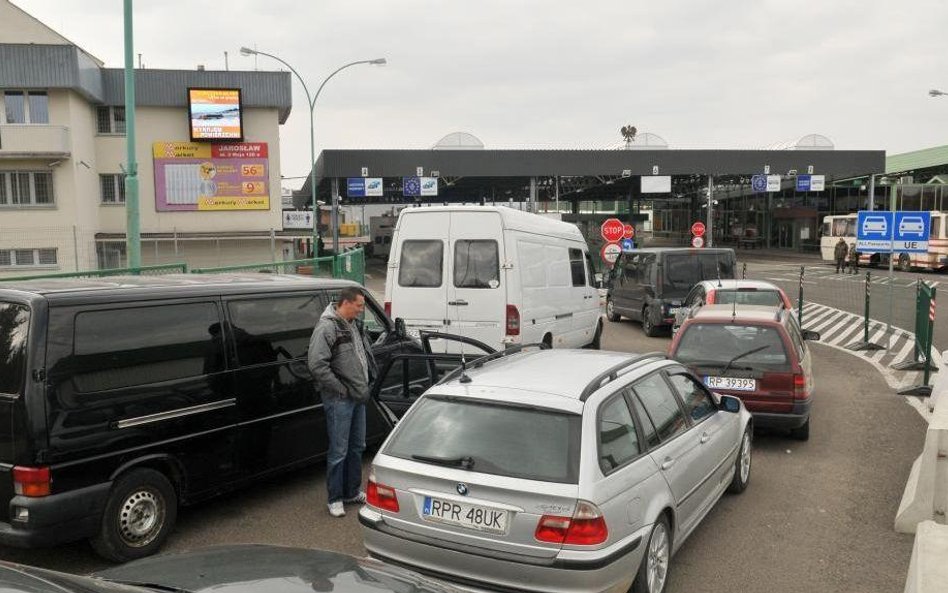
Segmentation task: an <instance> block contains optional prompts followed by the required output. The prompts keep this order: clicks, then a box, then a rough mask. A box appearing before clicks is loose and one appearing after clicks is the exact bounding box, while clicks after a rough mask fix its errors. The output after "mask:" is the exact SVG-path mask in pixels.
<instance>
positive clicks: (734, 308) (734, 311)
mask: <svg viewBox="0 0 948 593" xmlns="http://www.w3.org/2000/svg"><path fill="white" fill-rule="evenodd" d="M737 295H738V293H736V292H735V293H734V300H733V301H732V302H731V323H734V319H735V318H736V317H737Z"/></svg>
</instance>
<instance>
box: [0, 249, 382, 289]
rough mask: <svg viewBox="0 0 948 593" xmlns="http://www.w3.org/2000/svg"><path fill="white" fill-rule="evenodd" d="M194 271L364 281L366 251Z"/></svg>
mask: <svg viewBox="0 0 948 593" xmlns="http://www.w3.org/2000/svg"><path fill="white" fill-rule="evenodd" d="M187 272H188V266H187V264H184V263H176V264H165V265H160V266H143V267H140V268H113V269H107V270H86V271H80V272H59V273H53V274H32V275H26V276H10V277H0V282H5V281H11V280H38V279H46V278H101V277H106V276H125V275H133V276H139V275H157V274H176V273H177V274H184V273H187ZM190 272H191V273H192V274H223V273H229V272H261V273H272V274H300V275H304V276H316V277H322V278H342V279H345V280H353V281H355V282H358V283H359V284H365V251H364V250H363V249H361V248H358V249H352V250H350V251H345V252H343V253H340V254H339V255H330V256H326V257H316V258H309V259H297V260H290V261H278V262H264V263H256V264H241V265H237V266H220V267H214V268H194V269H192V270H190Z"/></svg>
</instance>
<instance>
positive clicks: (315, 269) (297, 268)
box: [191, 256, 334, 278]
mask: <svg viewBox="0 0 948 593" xmlns="http://www.w3.org/2000/svg"><path fill="white" fill-rule="evenodd" d="M333 260H334V258H333V257H332V256H328V257H314V258H307V259H293V260H288V261H279V262H264V263H259V264H241V265H239V266H221V267H217V268H195V269H193V270H191V273H192V274H225V273H228V272H262V273H271V274H302V275H305V276H322V277H325V278H332V277H333Z"/></svg>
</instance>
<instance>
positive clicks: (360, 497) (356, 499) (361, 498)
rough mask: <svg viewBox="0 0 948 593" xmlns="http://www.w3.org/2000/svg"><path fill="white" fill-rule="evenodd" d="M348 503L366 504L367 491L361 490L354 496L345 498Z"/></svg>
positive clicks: (344, 500)
mask: <svg viewBox="0 0 948 593" xmlns="http://www.w3.org/2000/svg"><path fill="white" fill-rule="evenodd" d="M342 502H344V503H346V504H365V492H363V491H362V490H359V493H358V494H356V495H355V496H353V497H352V498H345V499H343V501H342Z"/></svg>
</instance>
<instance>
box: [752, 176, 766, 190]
mask: <svg viewBox="0 0 948 593" xmlns="http://www.w3.org/2000/svg"><path fill="white" fill-rule="evenodd" d="M751 189H752V190H754V191H755V192H765V191H767V176H766V175H754V176H753V177H751Z"/></svg>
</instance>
